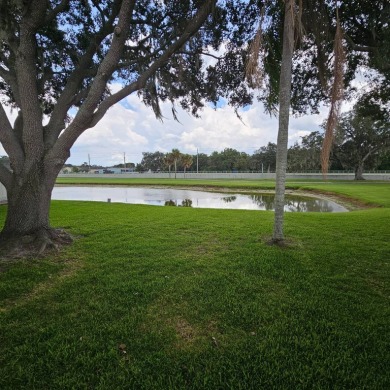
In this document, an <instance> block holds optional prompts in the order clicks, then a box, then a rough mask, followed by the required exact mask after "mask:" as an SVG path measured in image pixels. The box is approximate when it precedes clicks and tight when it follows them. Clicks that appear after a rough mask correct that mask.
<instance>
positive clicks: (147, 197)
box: [53, 186, 347, 212]
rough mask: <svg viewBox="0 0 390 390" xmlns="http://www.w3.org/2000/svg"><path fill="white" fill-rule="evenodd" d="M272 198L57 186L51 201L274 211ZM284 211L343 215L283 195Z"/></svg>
mask: <svg viewBox="0 0 390 390" xmlns="http://www.w3.org/2000/svg"><path fill="white" fill-rule="evenodd" d="M274 197H275V196H274V194H268V193H267V194H256V195H244V194H223V193H216V192H206V191H193V190H178V189H172V188H136V187H111V186H100V187H99V186H59V187H55V188H54V190H53V199H60V200H87V201H100V202H107V200H108V199H110V200H111V202H119V203H132V204H147V205H155V206H179V207H195V208H219V209H245V210H274ZM285 211H291V212H308V211H314V212H343V211H347V209H345V208H344V207H343V206H340V205H339V204H337V203H335V202H332V201H329V200H324V199H318V198H309V197H300V196H296V195H289V194H288V195H286V199H285Z"/></svg>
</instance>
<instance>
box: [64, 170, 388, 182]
mask: <svg viewBox="0 0 390 390" xmlns="http://www.w3.org/2000/svg"><path fill="white" fill-rule="evenodd" d="M58 177H69V178H70V177H89V178H94V177H106V178H133V179H136V178H138V179H141V178H142V179H152V178H153V179H168V178H169V177H171V178H172V179H173V178H174V177H175V174H174V173H173V172H171V174H170V175H169V173H168V172H159V173H136V172H135V173H119V174H115V173H107V174H96V173H95V174H94V173H67V174H60V175H59V176H58ZM176 177H177V178H178V179H183V178H186V179H229V180H234V179H257V180H261V179H275V173H251V172H200V173H193V172H188V173H186V174H185V176H184V173H183V172H177V174H176ZM363 177H364V178H365V179H366V180H385V181H390V172H385V173H365V174H363ZM354 178H355V175H354V174H353V173H329V174H328V176H327V180H354ZM287 179H299V180H310V179H317V180H322V179H323V177H322V174H321V173H287Z"/></svg>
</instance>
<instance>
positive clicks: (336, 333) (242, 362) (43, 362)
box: [0, 180, 390, 390]
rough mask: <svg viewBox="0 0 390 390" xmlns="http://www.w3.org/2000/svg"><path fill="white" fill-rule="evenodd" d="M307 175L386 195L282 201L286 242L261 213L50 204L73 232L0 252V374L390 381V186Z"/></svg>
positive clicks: (63, 379)
mask: <svg viewBox="0 0 390 390" xmlns="http://www.w3.org/2000/svg"><path fill="white" fill-rule="evenodd" d="M177 182H178V181H177ZM216 182H217V181H216ZM177 184H179V183H177ZM182 184H183V183H180V185H182ZM220 184H221V185H222V186H223V187H227V186H229V183H228V182H224V183H220ZM234 184H235V185H236V186H237V184H238V183H237V182H236V181H235V182H234ZM240 184H241V185H243V186H248V185H252V184H253V183H248V184H247V183H240ZM258 184H259V183H256V185H257V186H258ZM191 185H193V181H192V180H191ZM214 185H217V183H216V184H214V183H213V186H214ZM262 185H264V186H265V187H266V186H269V185H272V183H269V182H268V183H265V184H264V183H262ZM292 185H294V186H295V185H298V183H294V184H292ZM303 185H304V186H305V188H306V189H308V188H313V189H320V190H322V191H324V190H325V188H328V190H329V187H328V186H330V187H331V188H332V191H337V190H338V191H339V193H342V194H344V195H349V196H354V197H356V198H359V199H361V200H362V201H365V202H372V203H376V204H380V205H382V208H372V209H367V210H362V211H354V212H351V213H341V214H320V213H317V214H316V213H307V214H298V213H296V214H294V213H290V214H287V215H286V234H287V235H288V236H289V237H290V238H291V239H292V240H293V243H294V245H293V247H292V248H290V249H287V250H286V249H280V248H274V247H270V246H268V245H266V243H265V238H266V237H267V236H269V235H270V233H271V230H272V220H273V213H272V212H258V211H238V210H207V209H191V208H176V207H153V206H142V205H124V204H108V203H93V202H65V201H61V202H60V201H57V202H53V207H52V223H53V225H56V226H63V227H66V228H67V229H68V230H70V231H71V232H72V233H73V234H74V235H75V236H77V237H78V239H77V240H76V242H75V243H74V245H73V246H72V247H70V248H67V249H65V250H64V251H62V252H61V253H60V254H59V255H57V256H51V257H50V256H49V257H46V258H44V259H39V260H38V259H36V260H29V261H19V262H16V263H12V264H11V263H4V262H2V263H0V271H1V272H0V305H1V306H0V388H2V389H72V388H73V389H85V388H92V389H127V388H129V389H133V388H134V389H148V390H149V389H273V388H274V389H385V388H389V387H390V380H389V374H388V365H389V340H390V334H389V333H390V332H389V326H388V325H389V314H390V313H389V293H390V289H389V285H390V284H389V267H388V265H389V263H388V261H389V260H388V259H389V257H390V244H389V242H390V231H389V220H390V208H388V207H389V198H388V197H387V194H388V185H385V184H373V183H362V184H355V183H344V184H342V183H329V184H327V183H325V184H322V183H309V184H303ZM241 188H242V187H241ZM383 206H384V207H383ZM4 214H5V206H0V220H1V221H3V219H4Z"/></svg>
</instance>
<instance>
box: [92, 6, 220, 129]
mask: <svg viewBox="0 0 390 390" xmlns="http://www.w3.org/2000/svg"><path fill="white" fill-rule="evenodd" d="M214 4H215V0H209V1H207V2H206V3H205V4H204V5H203V6H202V7H201V9H200V10H199V11H198V13H197V14H196V15H195V16H194V18H193V19H192V20H191V21H190V22H189V23H188V24H187V27H186V29H185V30H184V32H183V33H182V35H181V36H180V37H179V38H178V39H177V40H176V41H175V42H174V43H172V44H171V45H170V46H169V47H168V48H167V49H166V50H165V51H164V52H163V54H162V55H161V56H160V57H159V58H158V59H157V60H156V61H155V62H154V63H153V64H151V65H150V66H149V68H148V69H147V70H146V71H144V72H143V73H142V74H141V75H140V76H139V77H138V80H137V81H135V82H133V83H131V84H129V85H128V86H126V87H124V88H123V89H121V90H120V91H118V92H117V93H115V94H113V95H111V96H109V97H108V98H106V99H105V100H104V101H103V102H102V103H101V104H100V106H99V108H98V110H97V111H96V112H95V114H94V115H93V119H92V121H91V123H90V125H89V127H93V126H95V125H96V124H97V123H98V122H99V121H100V119H101V118H103V116H104V115H105V113H106V112H107V110H108V109H109V108H110V107H111V106H113V105H114V104H115V103H118V102H119V101H121V100H122V99H123V98H125V97H126V96H128V95H130V94H131V93H133V92H135V91H137V90H140V89H142V88H144V87H145V84H146V82H147V80H148V79H149V78H150V77H151V76H152V75H154V73H155V72H156V71H157V70H158V69H159V68H160V67H161V66H163V65H164V64H165V63H166V62H167V61H168V60H169V58H170V57H171V56H172V54H174V53H175V52H177V51H178V50H179V49H180V48H181V47H182V46H183V45H184V44H185V43H186V42H187V41H188V40H189V39H190V38H191V37H192V36H193V35H194V34H195V33H196V32H197V31H198V29H199V28H200V27H201V26H202V24H203V23H204V21H205V20H206V18H207V17H208V15H209V13H210V11H211V9H212V6H213V5H214Z"/></svg>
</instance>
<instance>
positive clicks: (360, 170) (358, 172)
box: [355, 162, 365, 180]
mask: <svg viewBox="0 0 390 390" xmlns="http://www.w3.org/2000/svg"><path fill="white" fill-rule="evenodd" d="M363 170H364V163H363V162H360V163H359V164H358V165H357V167H356V168H355V180H365V179H364V177H363Z"/></svg>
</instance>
